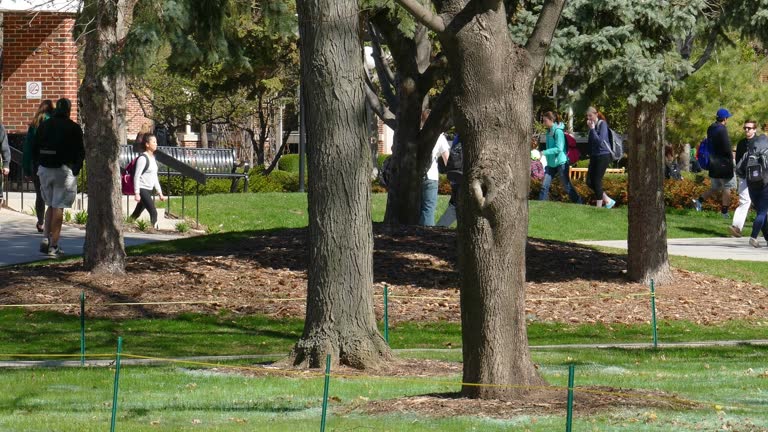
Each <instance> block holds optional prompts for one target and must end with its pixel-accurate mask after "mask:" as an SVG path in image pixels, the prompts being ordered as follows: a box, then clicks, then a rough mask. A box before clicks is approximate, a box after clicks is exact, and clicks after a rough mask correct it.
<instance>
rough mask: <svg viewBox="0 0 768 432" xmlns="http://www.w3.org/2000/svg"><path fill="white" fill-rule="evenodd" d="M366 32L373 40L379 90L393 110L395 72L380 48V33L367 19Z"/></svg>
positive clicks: (395, 106) (395, 102) (394, 102)
mask: <svg viewBox="0 0 768 432" xmlns="http://www.w3.org/2000/svg"><path fill="white" fill-rule="evenodd" d="M368 32H369V34H370V35H371V42H373V62H374V63H375V64H376V75H377V76H378V77H379V84H381V92H382V93H384V98H385V99H386V100H387V103H388V104H389V106H390V107H391V108H392V109H393V110H395V111H396V110H397V105H398V101H397V96H395V91H394V88H395V80H396V78H395V73H394V72H393V71H392V69H391V68H390V67H389V63H388V62H387V61H386V60H385V59H384V55H383V51H382V49H381V34H380V33H379V31H378V29H376V28H375V27H374V25H373V23H371V21H370V20H368Z"/></svg>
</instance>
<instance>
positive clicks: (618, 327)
mask: <svg viewBox="0 0 768 432" xmlns="http://www.w3.org/2000/svg"><path fill="white" fill-rule="evenodd" d="M660 301H662V299H660ZM766 325H768V323H766V322H760V321H754V322H734V321H731V322H727V323H724V324H720V325H712V326H698V325H695V324H692V323H689V322H684V321H661V322H659V327H658V334H659V340H660V341H661V342H686V341H706V340H747V339H764V338H766ZM0 328H2V329H3V331H2V332H0V360H8V359H13V358H15V359H23V358H25V357H18V356H9V355H7V354H39V355H41V357H38V359H45V358H44V355H45V354H73V355H74V354H78V353H79V352H80V319H79V317H78V316H74V315H65V314H61V313H56V312H44V311H25V310H22V309H17V308H15V309H10V310H9V309H4V310H0ZM380 328H381V330H382V331H383V326H382V325H380ZM302 330H303V321H302V320H299V319H271V318H266V317H263V316H242V315H229V314H226V313H220V314H219V315H217V316H211V315H201V314H183V315H180V316H177V317H174V318H163V319H150V318H141V319H126V320H116V319H103V318H102V319H95V318H87V319H86V351H87V353H91V354H107V353H112V352H114V351H115V346H116V341H117V337H118V336H122V337H123V339H124V346H125V350H126V351H128V352H132V353H134V354H139V355H149V356H156V357H182V356H208V355H213V356H216V355H222V356H223V355H264V354H277V355H285V354H287V353H288V352H289V351H290V349H291V348H292V347H293V345H294V344H295V343H296V341H297V340H298V338H299V337H300V336H301V333H302ZM389 338H390V344H391V346H392V347H393V348H396V349H398V348H449V347H454V348H459V347H461V326H460V325H459V324H458V323H447V322H434V323H427V322H401V323H398V324H396V325H393V326H390V331H389ZM528 340H529V341H530V344H531V345H559V344H591V343H605V344H608V343H624V342H645V343H650V342H651V326H650V325H622V324H611V325H603V324H583V325H566V324H561V323H546V322H531V323H529V325H528ZM3 354H6V355H3Z"/></svg>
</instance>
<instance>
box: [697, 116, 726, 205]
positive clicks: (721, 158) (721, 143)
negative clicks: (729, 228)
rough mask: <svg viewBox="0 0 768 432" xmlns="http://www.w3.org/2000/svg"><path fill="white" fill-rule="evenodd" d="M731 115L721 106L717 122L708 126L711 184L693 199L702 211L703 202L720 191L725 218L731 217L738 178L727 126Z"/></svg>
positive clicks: (716, 118) (716, 117)
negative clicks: (734, 171)
mask: <svg viewBox="0 0 768 432" xmlns="http://www.w3.org/2000/svg"><path fill="white" fill-rule="evenodd" d="M730 117H731V113H730V112H728V110H727V109H725V108H720V109H719V110H717V114H715V122H714V123H712V125H710V126H709V128H707V139H709V143H710V148H711V150H710V155H709V179H710V181H711V185H710V188H709V190H707V191H706V192H704V193H703V194H702V195H701V196H699V197H698V198H697V199H694V200H693V207H694V208H695V209H696V211H701V208H702V203H703V202H704V201H705V200H706V199H707V198H709V197H710V196H712V195H714V194H715V193H718V192H719V193H720V199H721V204H722V206H721V207H720V214H721V216H722V217H723V219H730V216H729V215H728V207H729V206H730V205H731V189H735V188H736V178H735V177H734V175H733V165H734V164H733V149H732V148H731V139H730V138H729V137H728V128H727V127H726V124H727V123H728V119H729V118H730Z"/></svg>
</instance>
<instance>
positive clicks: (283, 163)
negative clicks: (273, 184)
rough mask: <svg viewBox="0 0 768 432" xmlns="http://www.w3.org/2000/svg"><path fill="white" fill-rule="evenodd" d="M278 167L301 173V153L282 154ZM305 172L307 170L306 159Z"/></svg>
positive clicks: (305, 162) (281, 169) (282, 169)
mask: <svg viewBox="0 0 768 432" xmlns="http://www.w3.org/2000/svg"><path fill="white" fill-rule="evenodd" d="M277 169H278V170H280V171H286V172H290V173H296V174H298V173H299V155H297V154H287V155H282V156H281V157H280V160H279V161H277ZM273 172H274V171H273ZM304 172H307V160H306V159H304ZM270 175H271V174H270Z"/></svg>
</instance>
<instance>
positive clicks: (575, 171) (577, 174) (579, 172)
mask: <svg viewBox="0 0 768 432" xmlns="http://www.w3.org/2000/svg"><path fill="white" fill-rule="evenodd" d="M588 171H589V169H588V168H574V167H570V168H569V169H568V177H569V178H570V179H571V180H586V179H587V172H588ZM605 173H606V174H624V173H625V170H624V168H608V169H607V170H605Z"/></svg>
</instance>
